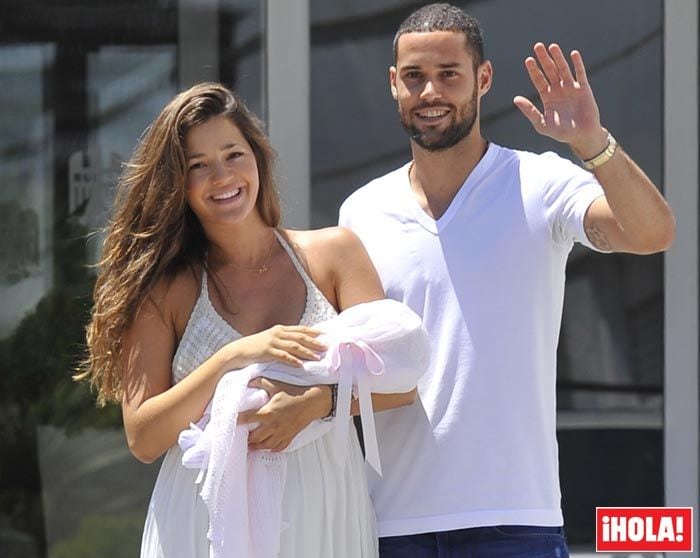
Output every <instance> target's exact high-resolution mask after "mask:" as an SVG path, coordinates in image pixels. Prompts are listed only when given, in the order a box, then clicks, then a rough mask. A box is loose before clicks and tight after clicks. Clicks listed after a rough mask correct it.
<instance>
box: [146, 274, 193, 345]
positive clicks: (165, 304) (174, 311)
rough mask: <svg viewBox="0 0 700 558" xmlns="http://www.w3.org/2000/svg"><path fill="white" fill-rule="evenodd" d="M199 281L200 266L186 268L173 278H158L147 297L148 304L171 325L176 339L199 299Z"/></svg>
mask: <svg viewBox="0 0 700 558" xmlns="http://www.w3.org/2000/svg"><path fill="white" fill-rule="evenodd" d="M201 280H202V268H201V266H197V267H187V268H185V269H182V270H180V271H179V272H178V273H177V274H176V275H174V276H171V277H162V278H160V279H159V280H158V281H157V282H156V284H155V285H154V287H153V289H151V292H150V293H149V295H148V298H147V300H148V304H149V305H151V306H152V307H155V308H157V309H158V311H159V313H160V315H161V317H162V318H163V319H164V320H165V321H166V322H170V323H171V324H172V327H173V328H174V330H175V332H176V333H177V336H178V338H179V337H180V335H181V334H182V332H183V331H184V329H185V326H186V325H187V321H188V319H189V316H190V314H191V313H192V310H193V309H194V305H195V304H196V302H197V298H198V297H199V291H200V285H201Z"/></svg>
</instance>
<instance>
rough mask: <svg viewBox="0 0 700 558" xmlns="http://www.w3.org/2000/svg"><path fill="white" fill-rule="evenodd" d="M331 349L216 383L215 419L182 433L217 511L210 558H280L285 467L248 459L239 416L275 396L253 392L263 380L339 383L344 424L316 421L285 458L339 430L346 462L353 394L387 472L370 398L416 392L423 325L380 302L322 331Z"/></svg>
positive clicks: (268, 459)
mask: <svg viewBox="0 0 700 558" xmlns="http://www.w3.org/2000/svg"><path fill="white" fill-rule="evenodd" d="M313 327H314V328H315V329H317V330H319V331H320V332H322V333H321V335H320V336H319V340H320V341H322V342H323V343H325V344H326V345H327V346H328V350H327V351H326V352H325V353H323V354H322V355H321V360H319V361H305V362H304V363H303V366H302V367H301V368H295V367H292V366H287V365H285V364H282V363H280V362H265V363H257V364H252V365H250V366H247V367H246V368H243V369H241V370H232V371H231V372H228V373H227V374H225V375H224V376H223V378H222V379H221V380H220V381H219V384H218V385H217V388H216V391H215V393H214V397H213V399H212V402H211V403H210V407H209V408H208V409H209V413H208V414H205V416H204V417H202V419H201V420H200V421H199V422H198V423H197V424H196V425H195V424H192V425H191V427H190V428H189V429H188V430H185V431H183V432H182V433H181V434H180V438H179V440H178V443H179V444H180V447H181V448H182V450H183V451H184V454H183V458H182V462H183V465H184V466H186V467H189V468H194V469H200V474H199V476H198V477H197V482H198V483H199V482H201V481H202V478H203V480H204V482H203V483H202V489H201V492H200V494H201V496H202V498H203V500H204V502H205V503H206V505H207V508H208V511H209V533H208V536H209V539H210V541H211V556H212V558H230V557H236V558H239V557H251V558H253V557H254V558H273V557H275V556H277V554H278V552H279V536H278V535H279V533H280V531H281V528H282V521H281V516H280V509H281V501H282V495H283V492H284V482H285V463H286V462H285V460H284V458H283V456H280V455H279V454H273V453H271V452H260V451H255V452H250V454H248V452H247V443H248V431H249V430H250V429H252V428H255V425H249V426H248V427H244V426H240V427H238V426H237V424H236V423H237V418H238V413H239V412H243V411H246V410H250V409H256V408H260V407H261V406H262V405H264V404H265V403H266V402H267V399H268V397H267V393H266V392H265V391H263V390H260V389H255V388H250V387H248V382H249V381H250V380H251V379H253V378H256V377H260V376H264V377H266V378H271V379H276V380H280V381H283V382H288V383H292V384H296V385H314V384H334V383H337V384H338V400H337V417H338V418H337V419H336V420H334V421H332V422H330V421H321V420H318V421H314V422H313V423H311V424H310V425H309V426H308V427H307V428H306V429H304V430H303V431H302V432H300V433H299V434H298V435H297V436H296V437H295V438H294V440H293V441H292V443H291V444H290V446H289V447H288V448H287V449H286V450H285V451H294V450H295V449H297V448H299V447H301V446H303V445H305V444H308V443H309V442H311V441H313V440H315V439H317V438H319V437H320V436H322V435H324V434H326V433H327V432H328V431H329V430H330V429H332V428H335V432H334V436H335V438H334V449H335V454H336V457H337V459H338V466H339V467H343V466H344V463H345V451H346V448H347V443H348V434H349V428H350V420H349V419H348V418H347V417H349V414H350V403H351V399H352V393H353V390H355V392H356V394H357V397H358V399H359V404H360V419H361V421H362V431H363V435H364V441H365V454H366V458H367V461H368V463H370V465H372V467H373V468H374V469H375V470H376V471H377V472H378V473H379V474H381V465H380V462H379V450H378V445H377V436H376V431H375V427H374V415H373V410H372V400H371V393H404V392H407V391H410V390H411V389H413V388H414V387H415V386H416V384H417V382H418V379H419V378H420V377H421V375H422V374H423V372H424V371H425V369H426V368H427V365H428V362H429V358H430V346H429V341H428V336H427V334H426V333H425V330H424V329H423V327H422V325H421V321H420V318H419V317H418V316H417V315H416V314H415V313H414V312H413V311H412V310H411V309H409V308H408V307H407V306H405V305H404V304H402V303H400V302H397V301H394V300H389V299H385V300H378V301H374V302H368V303H364V304H358V305H356V306H352V307H351V308H348V309H347V310H345V311H343V312H341V313H340V314H339V315H338V316H336V317H335V318H333V319H331V320H327V321H325V322H321V323H318V324H315V325H314V326H313Z"/></svg>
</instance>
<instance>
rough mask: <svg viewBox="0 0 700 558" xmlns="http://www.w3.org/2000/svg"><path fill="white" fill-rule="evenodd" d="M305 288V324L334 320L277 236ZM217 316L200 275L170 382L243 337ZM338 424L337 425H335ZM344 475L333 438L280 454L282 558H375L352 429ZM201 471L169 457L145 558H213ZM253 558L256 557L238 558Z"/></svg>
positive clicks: (178, 453) (178, 455)
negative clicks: (197, 481) (282, 469)
mask: <svg viewBox="0 0 700 558" xmlns="http://www.w3.org/2000/svg"><path fill="white" fill-rule="evenodd" d="M277 238H278V239H279V242H280V244H281V245H282V247H283V248H284V249H285V250H286V252H287V253H288V254H289V257H290V258H291V260H292V262H293V264H294V267H295V268H296V269H297V271H298V272H299V274H300V275H301V277H302V279H303V280H304V283H305V285H306V307H305V310H304V314H303V316H302V318H301V320H300V321H299V324H300V325H307V326H312V325H314V324H316V323H318V322H321V321H323V320H326V319H329V318H332V317H333V316H335V315H337V312H336V311H335V309H334V308H333V306H332V305H331V304H330V302H328V300H327V299H326V297H325V296H323V294H322V293H321V291H320V290H319V289H318V287H317V286H316V285H315V284H314V283H313V281H311V279H310V278H309V276H308V275H307V273H306V271H305V270H304V268H303V267H302V266H301V264H300V263H299V260H298V259H297V257H296V255H295V254H294V251H293V250H292V249H291V248H290V246H289V245H288V244H287V242H286V241H285V240H284V238H283V237H282V236H281V235H280V234H277ZM240 337H241V335H240V334H239V333H238V332H237V331H235V330H234V329H233V328H232V327H231V326H230V325H229V324H228V323H227V322H226V321H225V320H224V319H223V318H222V317H221V315H219V314H218V312H217V311H216V310H215V309H214V307H213V305H212V303H211V300H210V299H209V292H208V287H207V275H206V272H203V274H202V286H201V291H200V294H199V298H198V299H197V302H196V304H195V306H194V309H193V310H192V314H191V316H190V318H189V321H188V323H187V327H186V328H185V333H184V334H183V336H182V340H181V341H180V344H179V346H178V348H177V352H176V353H175V357H174V358H173V365H172V375H173V383H177V382H179V381H180V380H182V379H183V378H184V377H185V376H187V374H189V373H190V372H192V371H193V370H195V369H196V368H197V367H199V366H200V365H201V364H202V363H203V362H204V361H205V360H207V359H208V358H209V357H210V356H211V355H213V354H214V353H215V352H216V351H218V350H219V349H220V348H221V347H223V346H224V345H226V344H227V343H230V342H231V341H235V340H236V339H238V338H240ZM336 420H339V419H336ZM350 431H351V435H350V441H349V446H348V451H347V457H346V459H347V461H346V463H345V467H344V469H343V471H340V470H339V468H338V466H337V465H336V461H335V458H334V453H333V443H332V440H333V434H332V431H331V432H329V433H328V434H326V435H325V436H323V437H321V438H319V439H317V440H315V441H314V442H311V443H310V444H308V445H306V446H303V447H301V448H299V449H298V450H296V451H291V452H285V453H282V454H279V455H282V456H284V458H285V459H286V461H287V463H286V470H287V473H286V482H285V487H284V496H283V499H282V522H283V525H284V527H283V529H282V532H281V534H279V535H278V534H276V533H270V536H280V553H279V558H375V557H376V556H377V555H378V551H377V533H376V521H375V517H374V511H373V509H372V505H371V502H370V499H369V494H368V491H367V480H366V478H365V468H364V462H363V458H362V454H361V451H360V446H359V443H358V440H357V435H356V433H355V429H354V428H351V429H350ZM197 474H198V471H196V470H193V469H187V468H186V467H184V466H183V465H182V450H181V449H180V447H179V446H178V445H175V446H173V447H171V448H170V449H169V450H168V452H167V453H166V455H165V458H164V460H163V463H162V465H161V469H160V472H159V473H158V478H157V480H156V484H155V488H154V489H153V495H152V496H151V501H150V504H149V507H148V514H147V516H146V524H145V527H144V533H143V539H142V543H141V558H209V555H210V554H209V540H208V539H207V530H208V529H209V517H208V512H207V508H206V505H205V503H204V501H203V500H202V498H201V497H200V496H199V491H200V488H201V485H197V484H195V479H196V477H197ZM240 558H254V557H240Z"/></svg>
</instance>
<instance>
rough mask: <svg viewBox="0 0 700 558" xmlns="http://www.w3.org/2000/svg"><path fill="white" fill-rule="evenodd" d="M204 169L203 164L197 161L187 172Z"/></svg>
mask: <svg viewBox="0 0 700 558" xmlns="http://www.w3.org/2000/svg"><path fill="white" fill-rule="evenodd" d="M203 168H204V163H202V162H201V161H198V162H196V163H192V164H191V165H190V166H189V167H188V169H187V170H197V169H203Z"/></svg>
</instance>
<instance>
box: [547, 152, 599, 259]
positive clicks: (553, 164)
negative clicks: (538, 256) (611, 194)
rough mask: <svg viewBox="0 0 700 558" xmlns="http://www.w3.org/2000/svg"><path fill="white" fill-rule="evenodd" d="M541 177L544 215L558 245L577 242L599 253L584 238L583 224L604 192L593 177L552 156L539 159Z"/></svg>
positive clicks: (552, 154) (577, 167)
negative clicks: (591, 207) (595, 201)
mask: <svg viewBox="0 0 700 558" xmlns="http://www.w3.org/2000/svg"><path fill="white" fill-rule="evenodd" d="M539 163H540V164H541V165H542V167H543V174H544V182H543V186H544V196H543V200H544V211H545V215H546V218H547V222H548V224H549V227H550V230H551V231H552V239H553V241H554V242H556V243H559V244H568V243H572V242H580V243H581V244H583V245H584V246H587V247H588V248H591V249H592V250H596V251H598V252H602V251H603V250H600V249H599V248H596V247H595V246H594V245H593V244H592V243H591V241H590V240H589V239H588V237H587V236H586V231H585V229H584V226H583V221H584V218H585V216H586V212H587V211H588V208H589V207H590V205H591V204H592V203H593V201H594V200H596V199H597V198H599V197H600V196H604V195H605V192H604V191H603V188H602V187H601V185H600V183H599V182H598V181H597V180H596V178H595V176H594V175H593V174H592V173H590V172H588V171H585V170H584V169H582V168H581V167H579V166H577V165H575V164H573V163H572V162H571V161H569V160H567V159H564V158H562V157H560V156H559V155H557V154H555V153H545V154H543V155H541V160H540V161H539Z"/></svg>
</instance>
